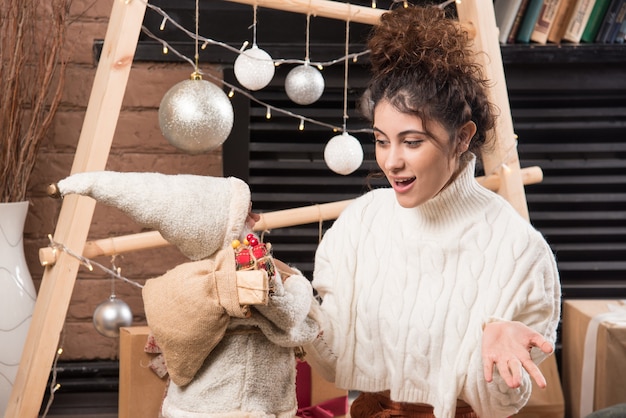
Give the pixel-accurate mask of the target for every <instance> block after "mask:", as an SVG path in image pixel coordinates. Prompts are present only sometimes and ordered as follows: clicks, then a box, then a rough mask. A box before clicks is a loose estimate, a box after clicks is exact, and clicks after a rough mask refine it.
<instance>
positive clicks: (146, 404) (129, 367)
mask: <svg viewBox="0 0 626 418" xmlns="http://www.w3.org/2000/svg"><path fill="white" fill-rule="evenodd" d="M149 333H150V328H148V327H147V326H144V327H125V328H120V353H119V359H120V386H119V394H118V401H119V405H118V417H119V418H157V417H158V416H159V411H160V409H161V401H162V400H163V396H165V389H166V386H167V378H163V379H161V378H160V377H159V376H157V375H156V373H154V372H153V371H152V369H150V368H149V367H148V364H149V363H150V361H151V360H152V359H153V358H154V356H155V355H154V354H149V353H146V352H145V351H144V347H145V346H146V341H147V340H148V334H149Z"/></svg>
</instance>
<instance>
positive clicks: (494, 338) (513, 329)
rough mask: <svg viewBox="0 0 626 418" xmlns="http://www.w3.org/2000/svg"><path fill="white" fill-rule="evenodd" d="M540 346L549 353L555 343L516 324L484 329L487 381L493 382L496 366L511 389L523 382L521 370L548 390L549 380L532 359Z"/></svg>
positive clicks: (508, 322)
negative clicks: (533, 353) (535, 350)
mask: <svg viewBox="0 0 626 418" xmlns="http://www.w3.org/2000/svg"><path fill="white" fill-rule="evenodd" d="M533 347H538V348H539V349H540V350H541V351H543V352H544V353H546V354H550V353H552V351H553V349H554V348H553V347H552V344H551V343H550V342H549V341H547V340H546V339H545V338H543V336H542V335H541V334H539V333H538V332H536V331H534V330H532V329H531V328H529V327H527V326H526V325H524V324H523V323H521V322H517V321H495V322H490V323H488V324H487V325H485V327H484V329H483V345H482V358H483V369H484V373H485V380H486V381H487V382H491V381H492V380H493V367H494V365H495V366H497V367H498V371H499V372H500V376H502V378H503V379H504V381H505V382H506V384H507V385H508V386H509V387H511V388H517V387H519V386H520V385H521V382H522V367H523V368H524V369H526V371H527V372H528V374H529V375H530V376H531V377H532V378H533V379H534V380H535V382H537V385H538V386H539V387H540V388H545V387H546V379H545V377H544V376H543V374H542V373H541V371H540V370H539V368H538V367H537V365H536V364H535V363H534V362H533V360H532V358H531V357H530V349H531V348H533Z"/></svg>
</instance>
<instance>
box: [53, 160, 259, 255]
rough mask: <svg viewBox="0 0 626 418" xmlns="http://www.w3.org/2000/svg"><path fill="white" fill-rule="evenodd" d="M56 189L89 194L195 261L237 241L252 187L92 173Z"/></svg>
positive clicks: (185, 177) (231, 180) (217, 180)
mask: <svg viewBox="0 0 626 418" xmlns="http://www.w3.org/2000/svg"><path fill="white" fill-rule="evenodd" d="M57 186H58V189H59V192H60V194H61V195H62V196H65V195H67V194H80V195H84V196H90V197H92V198H94V199H96V200H97V201H98V202H101V203H104V204H107V205H110V206H113V207H116V208H118V209H120V210H122V211H123V212H125V213H126V214H127V215H129V216H130V217H131V218H132V219H133V220H135V221H136V222H138V223H139V224H141V225H143V226H145V227H147V228H152V229H156V230H158V231H159V232H160V233H161V235H162V236H163V238H165V239H166V240H167V241H169V242H170V243H172V244H173V245H175V246H176V247H178V249H179V250H180V251H181V252H182V253H183V254H184V255H186V256H187V257H189V258H190V259H192V260H200V259H203V258H206V257H209V256H211V255H212V254H213V253H215V252H216V251H218V250H220V249H221V248H223V247H224V246H226V245H230V243H231V242H232V241H233V240H234V239H237V238H239V237H240V235H241V234H242V232H243V230H244V228H245V222H246V217H247V215H248V211H249V208H250V189H249V187H248V185H247V184H246V183H245V182H243V181H242V180H240V179H238V178H235V177H228V178H221V177H209V176H197V175H189V174H177V175H167V174H161V173H121V172H114V171H94V172H85V173H77V174H73V175H71V176H69V177H66V178H65V179H63V180H61V181H59V183H58V184H57Z"/></svg>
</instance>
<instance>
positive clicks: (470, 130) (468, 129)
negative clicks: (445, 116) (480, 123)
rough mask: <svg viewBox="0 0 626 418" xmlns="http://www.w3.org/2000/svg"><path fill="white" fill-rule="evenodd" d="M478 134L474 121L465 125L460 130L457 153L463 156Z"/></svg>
mask: <svg viewBox="0 0 626 418" xmlns="http://www.w3.org/2000/svg"><path fill="white" fill-rule="evenodd" d="M475 134H476V124H475V123H474V122H473V121H471V120H470V121H469V122H467V123H466V124H465V125H463V126H461V128H460V129H459V135H458V138H459V143H458V145H457V152H458V153H459V154H463V153H464V152H465V151H467V150H468V149H469V145H470V142H472V138H474V135H475Z"/></svg>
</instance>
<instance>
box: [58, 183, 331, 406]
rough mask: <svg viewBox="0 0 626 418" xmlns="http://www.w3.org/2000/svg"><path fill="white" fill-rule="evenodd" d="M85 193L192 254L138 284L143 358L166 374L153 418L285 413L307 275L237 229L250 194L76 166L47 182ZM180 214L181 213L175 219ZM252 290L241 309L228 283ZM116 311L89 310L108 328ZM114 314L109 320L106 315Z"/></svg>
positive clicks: (291, 397) (241, 187) (312, 329)
mask: <svg viewBox="0 0 626 418" xmlns="http://www.w3.org/2000/svg"><path fill="white" fill-rule="evenodd" d="M57 187H58V190H59V193H60V194H61V195H62V196H65V195H66V194H68V193H78V194H83V195H88V196H91V197H93V198H95V199H96V200H98V201H100V202H102V203H106V204H109V205H112V206H114V207H117V208H118V209H121V210H122V211H124V212H125V213H126V214H128V215H129V216H130V217H131V218H133V219H134V220H136V221H138V222H139V223H141V224H142V226H144V227H150V228H155V229H157V230H158V231H159V232H160V233H161V235H162V236H163V237H164V238H166V239H167V240H168V241H170V242H171V243H172V244H174V245H176V247H178V249H179V250H181V251H182V252H183V253H184V254H185V255H187V256H188V257H189V258H191V259H192V260H196V261H191V262H187V263H183V264H180V265H178V266H176V267H174V268H172V269H170V270H169V271H167V272H166V273H165V274H163V275H161V276H159V277H155V278H152V279H148V280H147V281H146V283H145V285H144V287H143V289H142V297H143V301H144V309H145V313H146V320H147V322H148V326H149V327H150V330H151V332H152V336H151V338H150V339H149V341H147V345H150V346H151V347H152V348H151V350H152V351H151V352H153V353H158V356H157V357H155V358H154V359H153V362H152V363H151V364H150V367H151V369H152V370H154V371H155V373H158V374H159V375H162V374H163V375H165V374H166V375H167V376H168V377H169V379H170V382H169V384H168V389H167V393H166V395H165V397H164V399H163V405H162V408H161V416H163V417H168V418H179V417H180V418H182V417H189V416H191V415H194V416H203V417H225V416H230V417H236V416H249V417H252V416H255V417H269V416H276V417H292V416H295V415H296V413H297V410H298V405H297V398H296V392H295V374H296V348H297V347H300V346H302V345H304V344H307V343H310V342H311V341H313V340H314V339H315V338H316V336H317V335H318V334H319V332H320V328H319V325H318V323H317V322H316V321H315V320H314V319H313V318H312V317H311V316H309V314H310V310H311V309H312V306H314V305H313V303H312V302H313V289H312V288H311V284H310V282H309V281H308V280H307V279H306V278H305V277H303V276H302V275H301V274H300V273H299V272H298V271H297V270H295V269H289V268H286V266H284V265H283V266H284V267H283V269H282V270H279V269H278V267H277V266H280V265H281V264H280V263H278V262H277V261H276V260H274V258H273V256H272V253H271V246H270V245H269V244H268V243H264V242H262V239H260V238H259V237H258V236H256V235H254V234H253V233H251V231H250V230H249V229H248V226H247V224H246V219H247V216H248V211H249V208H250V206H251V202H250V190H249V188H248V186H247V184H245V183H244V182H243V181H241V180H239V179H235V178H232V177H231V178H214V177H205V176H194V175H165V174H160V173H116V172H106V171H105V172H85V173H77V174H74V175H71V176H69V177H67V178H65V179H63V180H61V181H59V182H58V184H57ZM181 214H184V216H181ZM240 283H243V284H244V285H245V287H246V288H248V289H251V288H255V289H261V288H262V289H263V291H264V295H266V296H267V297H264V298H263V299H262V300H259V301H258V302H256V301H255V302H254V303H248V304H242V303H241V301H242V299H241V297H240V294H239V293H238V288H240V286H239V285H240ZM118 310H119V307H118V306H117V305H116V306H114V307H110V305H109V304H103V305H102V309H100V307H99V309H97V310H96V313H95V314H94V324H96V326H98V327H100V329H101V331H100V332H109V331H111V332H114V331H115V330H117V329H118V328H116V326H117V323H116V322H115V320H114V319H113V318H114V317H115V318H117V317H119V316H120V315H119V314H120V313H121V312H117V311H118ZM109 311H112V313H117V314H118V315H117V316H113V315H111V316H109V315H107V313H110V312H109Z"/></svg>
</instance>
